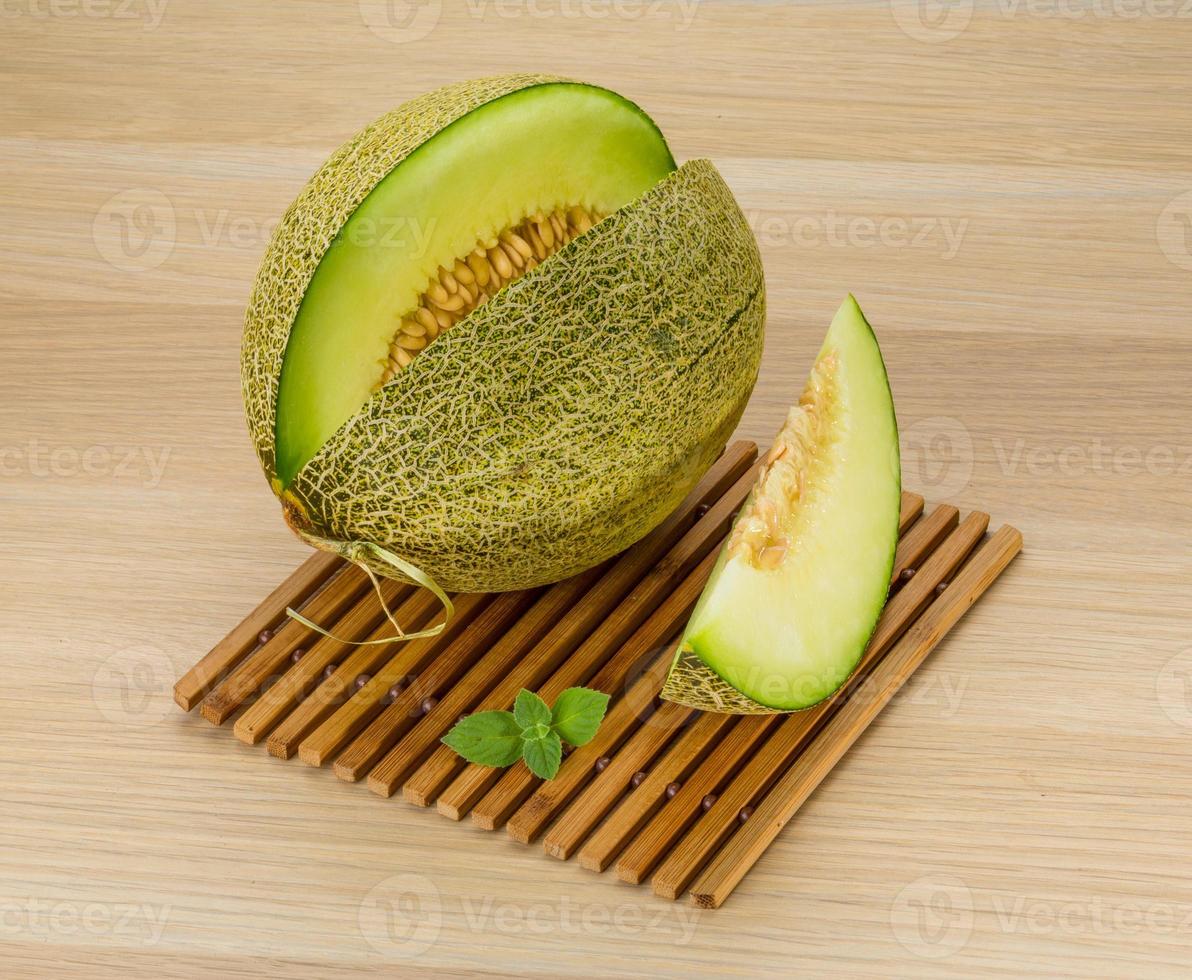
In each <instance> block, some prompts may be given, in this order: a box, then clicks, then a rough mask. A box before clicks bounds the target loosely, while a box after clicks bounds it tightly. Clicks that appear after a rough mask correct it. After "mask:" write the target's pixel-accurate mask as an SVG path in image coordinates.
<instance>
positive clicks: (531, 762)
mask: <svg viewBox="0 0 1192 980" xmlns="http://www.w3.org/2000/svg"><path fill="white" fill-rule="evenodd" d="M606 710H608V695H607V694H605V693H604V692H602V691H592V690H589V689H588V688H586V687H570V688H568V689H567V690H566V691H564V692H563V693H562V694H560V695H559V697H558V699H557V700H556V701H555V706H554V709H553V710H552V709H551V708H550V707H548V706H547V703H546V702H545V701H543V700H542V698H540V697H539V696H538V695H537V694H535V693H534V692H533V691H527V690H525V689H523V690H521V691H520V692H518V695H517V698H516V700H514V702H513V710H512V711H481V712H479V713H478V714H474V715H468V716H467V717H466V718H461V719H460V720H459V721H458V722H456V724H455V726H454V727H453V728H452V729H451V731H449V732H448V733H447V734H446V735H444V736H443V744H444V745H446V746H448V747H450V748H452V749H454V750H455V751H456V752H458V753H459V754H460V755H461V756H462V757H463V758H464V759H466V760H467V761H468V762H475V763H476V764H477V765H481V766H492V767H496V768H504V767H505V766H511V765H513V763H515V762H517V760H518V759H524V760H525V763H526V765H527V766H528V767H529V769H530V772H532V773H533V774H534V775H535V776H538V777H540V778H541V779H553V778H554V777H555V775H556V774H557V773H558V771H559V765H560V764H561V763H562V761H563V743H564V742H567V743H568V744H570V745H574V746H576V747H578V746H580V745H586V744H587V743H588V742H590V741H591V740H592V739H593V738H594V737H595V735H596V730H597V729H598V728H599V727H600V722H601V721H602V720H603V719H604V713H605V711H606Z"/></svg>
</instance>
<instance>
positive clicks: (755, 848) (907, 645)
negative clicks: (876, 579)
mask: <svg viewBox="0 0 1192 980" xmlns="http://www.w3.org/2000/svg"><path fill="white" fill-rule="evenodd" d="M1021 549H1022V535H1021V534H1020V533H1019V532H1018V531H1017V530H1015V529H1014V528H1012V527H1002V528H1001V529H1000V530H999V531H998V532H997V533H996V534H994V535H993V536H992V537H991V538H990V539H989V541H987V542H986V543H985V544H984V545H983V546H982V547H981V549H980V550H979V551H978V552H977V554H976V555H974V556H973V558H972V559H971V560H970V561H969V562H968V563H967V564H966V565H965V566H964V567H963V568H962V569H961V570H960V572H959V574H958V575H957V576H956V577H955V579H954V580H953V581H952V582H951V584H950V585H949V586H948V588H947V589H946V590H945V591H944V592H943V594H942V595H941V596H940V597H939V598H938V599H936V600H935V602H933V603H932V604H931V606H930V608H929V609H928V610H927V611H926V612H925V613H924V614H923V616H922V617H921V618H920V619H919V620H918V621H917V622H916V623H915V624H914V625H913V626H912V627H911V628H910V629H909V630H908V631H907V632H906V634H905V635H904V636H903V638H902V639H901V640H900V641H899V642H898V643H897V644H895V646H894V647H893V649H891V650H890V652H889V653H888V654H887V655H886V656H885V657H884V658H883V659H882V661H881V663H879V664H878V665H877V666H876V667H875V668H874V670H873V672H872V674H871V675H870V683H869V684H868V685H867V687H868V690H867V691H866V696H864V697H851V698H849V699H848V701H846V702H845V704H844V705H843V707H841V709H840V710H839V711H838V712H837V713H836V714H835V715H834V716H833V717H832V719H831V720H830V721H829V722H828V723H827V724H826V725H825V726H824V728H823V729H822V730H821V731H820V732H819V734H818V735H817V736H816V738H815V739H814V740H813V741H812V743H811V745H810V746H809V747H808V748H807V749H806V751H804V752H803V753H802V754H801V755H800V756H799V758H798V760H797V761H796V762H795V764H794V765H793V766H791V768H790V769H789V770H788V771H787V772H786V773H785V774H784V775H783V776H782V778H780V779H779V780H778V782H777V783H776V784H775V785H774V787H773V789H771V790H770V792H769V793H767V794H766V796H765V798H764V799H763V800H762V801H761V802H760V803H759V804H758V806H757V808H756V810H755V811H754V813H753V815H752V816H751V817H750V819H749V820H748V821H747V822H746V823H745V824H744V825H743V826H742V827H741V828H740V830H739V831H738V832H737V833H736V834H735V835H734V836H733V837H732V838H730V840H729V842H728V843H727V844H726V845H725V847H724V848H723V849H722V850H721V851H720V852H719V853H718V854H717V855H716V856H715V857H714V858H713V859H712V862H711V864H710V865H709V866H708V868H707V869H706V870H705V871H704V872H703V874H702V875H701V876H700V878H699V880H698V881H697V882H696V883H695V886H694V887H693V889H692V901H693V903H694V904H695V905H696V906H697V907H699V908H719V907H720V906H721V905H722V904H724V902H725V900H726V899H727V898H728V897H729V895H731V894H732V892H733V890H734V889H735V888H736V887H737V885H738V884H739V883H740V881H741V879H742V878H743V877H744V876H745V874H746V873H747V872H748V871H749V869H750V868H751V867H753V865H754V864H755V863H756V862H757V860H758V859H759V858H760V857H761V855H762V854H763V853H764V852H765V850H766V848H767V847H769V846H770V844H771V843H772V842H773V840H774V838H775V837H777V836H778V833H779V832H780V831H781V830H782V828H783V827H784V826H786V823H787V821H789V820H790V819H791V817H793V816H794V815H795V813H797V812H798V810H799V807H800V806H802V804H803V802H804V801H805V800H806V799H807V797H808V796H810V795H811V793H812V792H813V791H814V790H815V788H816V787H817V786H819V784H820V783H821V782H822V781H823V779H824V777H825V776H826V775H827V774H828V773H829V772H830V771H831V769H832V767H833V766H834V765H836V763H837V762H839V761H840V759H841V757H842V756H843V755H844V754H845V752H847V751H848V750H849V748H850V747H851V746H852V745H853V743H854V742H855V741H856V740H857V739H858V738H859V737H860V735H861V733H862V732H863V731H864V730H865V729H866V728H867V727H868V726H869V724H870V722H872V721H873V719H874V718H875V717H877V714H878V712H879V711H881V709H882V708H883V707H885V705H886V703H887V702H888V701H889V700H890V699H891V698H892V697H893V696H894V695H895V693H897V691H898V690H899V689H900V688H901V687H902V685H903V684H904V683H905V682H906V680H907V678H908V677H910V675H911V674H912V673H913V672H914V670H915V669H916V668H917V667H918V666H919V665H920V664H921V663H922V662H923V660H924V659H926V657H927V655H928V654H929V653H930V652H931V651H932V650H934V649H935V647H936V646H937V644H938V643H939V641H940V640H941V639H943V637H944V635H945V634H946V633H947V632H948V630H949V629H951V627H952V626H953V625H954V624H955V623H956V622H957V621H958V620H959V619H960V617H961V616H963V615H964V613H965V612H966V611H967V610H968V609H969V608H970V607H971V606H972V605H973V603H974V602H976V601H977V599H978V598H979V597H980V596H981V595H982V594H983V593H984V592H985V590H986V589H987V588H989V586H990V585H991V584H992V583H993V582H994V580H995V579H996V578H997V577H998V575H1000V574H1001V572H1002V571H1003V569H1005V567H1006V566H1007V565H1008V564H1009V563H1010V562H1011V561H1012V560H1013V559H1014V557H1015V556H1016V555H1017V554H1018V553H1019V551H1020V550H1021Z"/></svg>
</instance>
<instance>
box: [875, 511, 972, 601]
mask: <svg viewBox="0 0 1192 980" xmlns="http://www.w3.org/2000/svg"><path fill="white" fill-rule="evenodd" d="M959 523H960V511H958V510H957V509H956V508H955V507H953V506H952V505H951V504H940V505H939V506H938V507H937V508H936V509H935V510H933V511H932V512H931V514H930V516H928V517H925V518H924V519H923V520H921V521H916V522H915V523H914V525H913V526H912V527H911V528H910V530H909V531H907V532H906V533H905V534H904V535H903V536H902V539H901V540H900V541H899V542H898V550H897V551H896V552H895V553H894V571H893V572H892V573H891V576H890V581H891V582H896V581H897V580H898V577H899V576H900V575H901V574H902V572H903V570H904V569H907V568H918V566H919V563H920V562H922V561H923V559H924V558H925V557H926V556H927V555H929V554H931V552H932V551H934V550H935V549H936V547H937V546H938V545H939V543H940V542H941V541H943V540H944V538H946V537H947V536H948V534H949V533H950V532H951V531H952V529H953V528H955V527H956V525H957V524H959Z"/></svg>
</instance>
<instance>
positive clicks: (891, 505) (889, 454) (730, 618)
mask: <svg viewBox="0 0 1192 980" xmlns="http://www.w3.org/2000/svg"><path fill="white" fill-rule="evenodd" d="M900 499H901V475H900V466H899V453H898V430H897V425H896V422H895V416H894V404H893V399H892V397H891V394H890V386H889V382H888V380H887V377H886V369H885V365H884V364H883V362H882V356H881V352H880V350H879V349H878V344H877V339H876V338H875V336H874V334H873V331H872V329H871V328H870V326H869V324H868V323H867V322H866V320H865V317H864V315H863V314H862V312H861V309H860V307H859V306H858V305H857V303H856V301H855V300H854V299H853V298H852V297H851V296H850V297H849V298H848V299H847V300H846V301H845V303H844V304H843V305H842V306H841V307H840V309H839V311H838V312H837V314H836V316H835V318H834V319H833V321H832V325H831V328H830V329H829V331H828V335H827V339H826V340H825V341H824V345H823V348H822V349H821V351H820V353H819V356H818V358H817V359H816V362H815V366H814V368H813V370H812V372H811V376H810V379H809V380H808V383H807V387H806V388H805V390H804V392H803V395H802V397H801V398H800V401H799V404H798V405H796V406H795V407H794V408H792V409H791V411H790V414H789V416H788V418H787V420H786V423H785V424H784V426H783V428H782V431H781V432H780V433H779V435H778V438H777V439H776V440H775V442H774V445H773V447H772V448H771V450H770V451H769V453H768V454H767V455H766V457H765V458H764V460H763V462H762V464H761V468H760V471H759V476H758V483H757V485H756V486H755V488H754V491H753V493H752V494H751V495H750V497H749V499H748V501H747V502H746V504H745V506H744V507H742V509H741V512H740V514H739V515H738V518H737V521H736V522H735V524H734V526H733V530H732V531H731V533H730V535H729V538H728V540H727V541H726V543H725V546H724V549H723V551H722V552H721V555H720V557H719V560H718V562H717V565H716V566H715V568H714V569H713V572H712V575H711V577H710V578H709V581H708V584H707V586H706V588H705V590H704V593H703V595H702V596H701V598H700V601H699V603H698V604H697V606H696V609H695V611H694V613H693V614H692V617H691V620H690V622H689V623H688V625H687V627H686V630H685V631H684V634H683V637H682V640H681V641H680V645H679V649H678V651H677V653H676V657H675V661H674V663H673V665H672V667H671V671H670V674H669V676H668V678H667V681H666V684H665V687H664V690H663V696H664V697H665V698H667V699H669V700H672V701H679V702H681V703H685V704H690V705H693V706H695V707H698V708H701V709H704V710H711V711H726V712H732V713H742V714H762V713H771V712H778V711H792V710H798V709H802V708H807V707H810V706H811V705H814V704H816V703H817V702H819V701H822V700H823V699H824V698H826V697H828V696H829V695H831V694H832V693H833V692H835V691H836V690H837V689H838V688H839V687H840V686H841V685H842V684H843V683H844V681H845V680H846V679H847V678H848V675H849V674H850V673H851V672H852V670H853V668H854V667H855V666H856V665H857V662H858V661H859V660H860V658H861V655H862V653H863V652H864V650H865V646H866V644H867V642H868V640H869V638H870V636H871V635H872V633H873V630H874V627H875V626H876V624H877V620H878V617H879V616H880V615H881V611H882V608H883V607H884V605H885V600H886V595H887V590H888V586H889V581H890V574H891V570H892V566H893V561H894V552H895V548H896V547H897V544H898V513H899V504H900Z"/></svg>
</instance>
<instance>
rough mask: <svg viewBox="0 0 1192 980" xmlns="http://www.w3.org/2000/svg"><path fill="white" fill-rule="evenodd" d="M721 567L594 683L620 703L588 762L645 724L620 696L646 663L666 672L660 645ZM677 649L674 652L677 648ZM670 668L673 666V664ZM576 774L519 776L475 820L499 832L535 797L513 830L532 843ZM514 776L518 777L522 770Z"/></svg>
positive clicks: (661, 611)
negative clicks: (515, 807)
mask: <svg viewBox="0 0 1192 980" xmlns="http://www.w3.org/2000/svg"><path fill="white" fill-rule="evenodd" d="M715 564H716V553H715V551H713V552H712V553H711V554H709V555H708V556H707V557H705V558H704V560H703V561H702V562H700V563H699V565H698V566H696V568H695V570H694V571H693V572H692V573H691V574H690V575H688V576H687V578H686V579H684V580H683V582H682V583H680V584H679V586H678V587H677V588H676V589H675V590H674V591H673V592H672V593H671V594H670V595H669V596H667V598H666V600H665V601H664V602H663V604H662V605H661V606H660V607H659V608H658V611H657V613H656V615H654V616H652V617H650V619H648V620H647V621H646V622H645V623H644V624H643V625H642V626H641V627H640V628H639V629H638V631H637V632H636V633H634V635H633V636H632V637H630V639H629V640H628V641H627V642H626V643H625V645H624V646H623V647H622V648H621V650H619V651H618V652H617V655H616V656H615V657H613V658H612V659H611V660H610V661H609V663H608V664H606V665H605V667H604V668H603V669H602V670H601V671H600V673H599V674H597V676H596V677H594V678H593V679H592V680H591V681H590V682H589V686H590V687H592V688H593V689H594V690H598V691H603V692H605V693H606V694H611V695H613V696H614V699H613V702H612V708H611V709H610V717H608V718H606V719H605V720H604V722H602V723H601V726H600V731H599V732H598V733H597V736H596V739H595V740H594V741H595V744H592V743H589V744H590V745H592V747H591V748H588V746H585V747H584V748H585V749H588V751H587V752H585V753H584V756H583V757H584V758H587V757H588V756H589V755H591V753H592V752H594V751H596V750H597V749H598V748H599V750H600V754H601V755H608V754H610V753H611V752H612V751H613V750H614V748H615V747H616V745H618V744H619V741H618V740H619V739H623V738H627V737H628V735H629V729H630V727H631V726H632V725H633V723H634V721H635V720H640V719H641V717H642V712H640V711H639V706H638V704H637V702H636V701H634V699H633V698H632V697H628V699H627V700H628V703H627V704H620V702H619V701H618V699H617V697H616V695H617V694H618V693H619V692H620V691H621V690H623V689H624V686H625V682H626V678H627V677H628V675H629V672H630V671H631V670H632V669H634V668H636V667H637V666H638V665H639V664H641V662H642V661H643V659H645V660H646V662H647V666H646V668H645V673H646V674H648V675H649V676H650V677H654V676H655V675H657V674H658V671H659V670H661V669H662V668H658V667H651V666H649V660H650V658H651V654H653V658H654V659H656V658H657V650H658V646H659V645H660V644H666V643H667V642H668V641H669V640H671V639H672V638H673V637H674V636H675V634H677V633H678V632H679V628H680V627H681V625H682V623H683V622H685V621H686V619H687V617H688V616H690V615H691V610H692V609H693V608H694V607H695V604H696V602H698V601H699V596H700V593H701V592H702V591H703V588H704V585H705V583H706V582H707V580H708V576H709V575H710V574H711V573H712V568H713V567H714V566H715ZM671 649H672V651H673V647H672V648H671ZM666 663H667V664H669V660H667V661H666ZM664 666H665V665H664ZM662 676H665V675H664V674H663V675H661V676H658V679H657V681H656V682H654V681H651V682H650V683H653V684H654V687H653V688H652V689H650V690H649V691H648V692H647V693H646V695H645V696H646V703H650V702H652V701H653V699H654V697H655V695H657V694H658V691H659V690H660V688H661V686H662ZM639 684H640V680H639ZM630 690H631V691H632V690H633V688H632V687H631V688H630ZM642 690H645V688H642ZM621 700H625V699H621ZM594 758H599V756H595V757H594ZM573 769H574V767H571V768H569V770H568V774H567V776H566V777H565V778H560V777H561V776H562V773H560V774H559V775H557V776H556V777H555V779H553V780H550V781H549V782H547V783H541V781H539V780H534V779H533V778H532V777H531V778H530V779H526V776H528V775H529V772H528V771H526V772H525V775H520V774H518V775H517V776H516V783H514V784H513V785H512V786H511V787H509V788H510V789H511V790H512V792H511V793H509V794H508V795H504V796H502V797H499V798H497V799H494V800H493V802H492V804H491V807H490V806H489V805H487V804H489V801H488V800H487V799H485V800H482V801H481V803H480V804H479V805H478V806H477V807H476V809H475V810H473V813H472V817H473V820H475V822H476V823H477V824H478V825H479V826H481V827H483V828H484V829H486V830H494V829H496V827H497V826H498V825H499V823H500V822H503V821H504V820H506V819H510V817H509V814H510V813H511V810H510V805H511V803H512V801H513V800H516V801H517V802H518V803H521V801H522V800H523V799H525V797H526V796H529V799H528V800H526V802H525V805H524V806H523V807H522V809H521V810H519V811H518V812H517V813H516V814H514V815H513V817H512V822H511V823H510V824H509V833H510V835H511V836H513V837H514V839H516V840H520V841H523V842H526V843H528V842H529V841H531V840H533V839H534V838H535V837H536V836H537V835H538V833H539V832H540V831H541V830H542V828H543V827H544V826H546V824H547V822H549V820H550V819H551V818H552V817H553V815H554V814H555V812H557V810H558V809H559V808H560V807H562V806H563V805H564V804H565V803H566V802H567V800H569V799H570V797H571V795H572V794H573V793H574V792H577V791H578V790H579V789H580V788H581V786H582V784H583V780H584V775H583V774H582V773H578V772H574V771H573ZM510 772H513V773H516V769H514V770H511V771H510ZM534 786H540V787H541V788H540V790H539V791H537V792H535V793H534V794H533V795H532V796H530V795H529V792H528V788H532V787H534ZM503 788H505V778H502V781H501V783H499V784H498V786H497V789H503ZM494 792H495V791H494Z"/></svg>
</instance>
